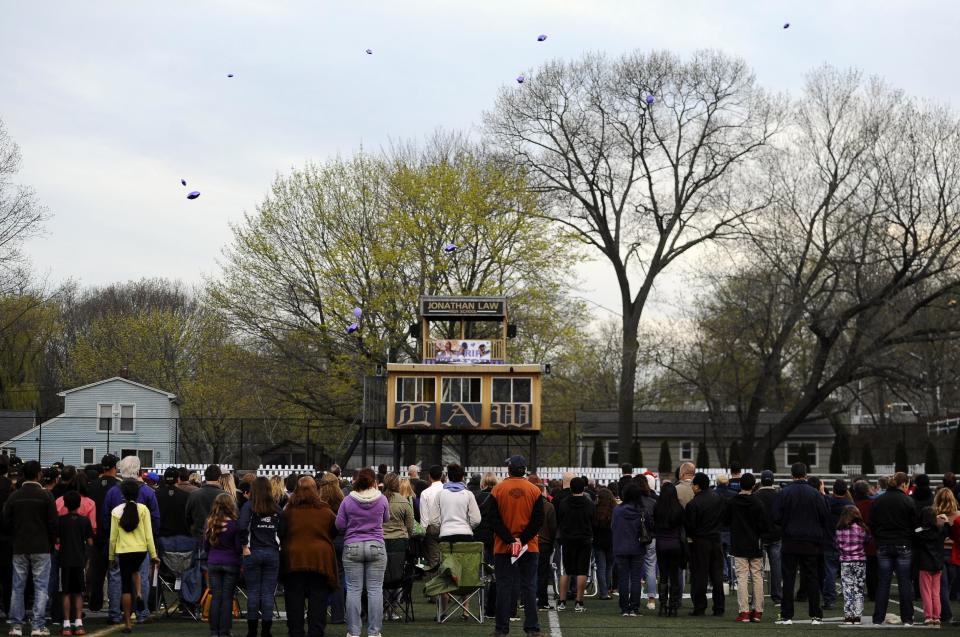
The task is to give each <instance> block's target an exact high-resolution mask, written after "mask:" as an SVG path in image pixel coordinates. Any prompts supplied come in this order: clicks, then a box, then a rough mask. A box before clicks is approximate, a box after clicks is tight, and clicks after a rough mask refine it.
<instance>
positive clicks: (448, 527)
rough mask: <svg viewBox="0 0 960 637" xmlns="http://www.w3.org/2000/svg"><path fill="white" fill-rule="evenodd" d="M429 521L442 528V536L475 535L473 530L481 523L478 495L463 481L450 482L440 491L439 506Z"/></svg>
mask: <svg viewBox="0 0 960 637" xmlns="http://www.w3.org/2000/svg"><path fill="white" fill-rule="evenodd" d="M429 523H430V524H433V525H435V526H437V527H438V528H439V529H440V537H441V538H444V537H449V536H452V535H473V530H474V529H475V528H477V525H479V524H480V507H478V506H477V499H476V497H474V495H473V494H472V493H470V492H469V491H467V490H466V489H465V488H464V485H463V483H462V482H448V483H447V484H445V485H443V489H441V491H440V496H439V497H438V498H437V508H436V509H435V510H434V514H433V519H431V520H429Z"/></svg>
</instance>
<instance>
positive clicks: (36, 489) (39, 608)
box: [3, 460, 58, 635]
mask: <svg viewBox="0 0 960 637" xmlns="http://www.w3.org/2000/svg"><path fill="white" fill-rule="evenodd" d="M40 472H41V469H40V463H39V462H37V461H36V460H30V461H29V462H25V463H24V465H23V482H22V483H21V485H20V487H19V488H18V489H17V490H16V491H14V492H13V493H12V494H11V495H10V497H9V498H7V502H6V504H4V506H3V526H4V528H6V529H7V530H8V531H9V532H10V536H11V537H12V538H13V594H12V596H11V599H10V619H9V621H10V634H11V635H22V634H23V632H22V631H23V621H24V617H25V616H26V608H25V607H24V592H25V590H26V587H27V578H28V576H29V577H32V579H33V591H34V592H33V622H32V624H33V630H32V631H31V632H32V634H34V635H49V634H50V630H49V629H48V628H47V627H46V625H45V624H46V621H45V619H46V617H45V616H46V609H47V588H48V585H49V581H50V553H51V552H52V551H53V546H54V544H55V542H56V539H57V522H58V518H57V508H56V505H55V504H54V500H53V496H52V495H50V493H49V492H48V491H47V490H46V489H44V488H43V486H41V484H40V483H39V482H38V480H39V479H40Z"/></svg>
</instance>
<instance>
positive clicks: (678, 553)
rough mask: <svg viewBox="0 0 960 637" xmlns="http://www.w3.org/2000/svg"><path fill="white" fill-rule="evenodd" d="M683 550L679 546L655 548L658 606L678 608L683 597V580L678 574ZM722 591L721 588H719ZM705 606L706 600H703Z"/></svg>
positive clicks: (680, 571)
mask: <svg viewBox="0 0 960 637" xmlns="http://www.w3.org/2000/svg"><path fill="white" fill-rule="evenodd" d="M682 567H683V550H682V549H680V548H675V549H670V550H667V551H661V550H659V549H657V569H658V570H659V571H660V581H659V582H657V589H658V591H657V592H658V593H659V594H660V606H661V607H666V608H672V609H677V608H680V600H681V599H682V598H683V581H682V580H681V579H680V574H681V573H682V572H683V568H682ZM720 591H721V592H723V589H722V588H721V589H720ZM704 606H706V601H704Z"/></svg>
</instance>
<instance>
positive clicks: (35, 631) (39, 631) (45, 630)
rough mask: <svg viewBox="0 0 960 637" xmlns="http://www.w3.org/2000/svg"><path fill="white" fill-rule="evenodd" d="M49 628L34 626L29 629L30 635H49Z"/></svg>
mask: <svg viewBox="0 0 960 637" xmlns="http://www.w3.org/2000/svg"><path fill="white" fill-rule="evenodd" d="M49 634H50V629H49V628H47V627H46V626H44V627H43V628H34V629H33V630H31V631H30V637H40V636H42V635H49Z"/></svg>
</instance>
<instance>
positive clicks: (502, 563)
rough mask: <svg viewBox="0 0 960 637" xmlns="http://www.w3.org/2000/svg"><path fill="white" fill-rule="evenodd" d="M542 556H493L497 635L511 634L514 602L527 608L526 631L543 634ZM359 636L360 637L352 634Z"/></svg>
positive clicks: (524, 618) (524, 629)
mask: <svg viewBox="0 0 960 637" xmlns="http://www.w3.org/2000/svg"><path fill="white" fill-rule="evenodd" d="M539 561H540V556H539V555H538V554H537V553H530V552H529V551H528V552H526V553H524V554H523V555H521V556H520V559H518V560H517V561H516V562H515V563H513V564H511V563H510V554H509V553H498V554H496V555H494V556H493V570H494V573H495V574H496V577H497V620H496V629H495V630H496V632H497V633H499V634H500V635H507V634H509V633H510V616H511V615H512V614H513V605H514V603H515V601H514V600H519V601H520V603H521V604H523V631H524V632H525V633H527V634H529V633H539V632H540V619H539V618H538V617H537V566H538V564H539ZM350 634H351V635H357V634H359V633H350Z"/></svg>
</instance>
